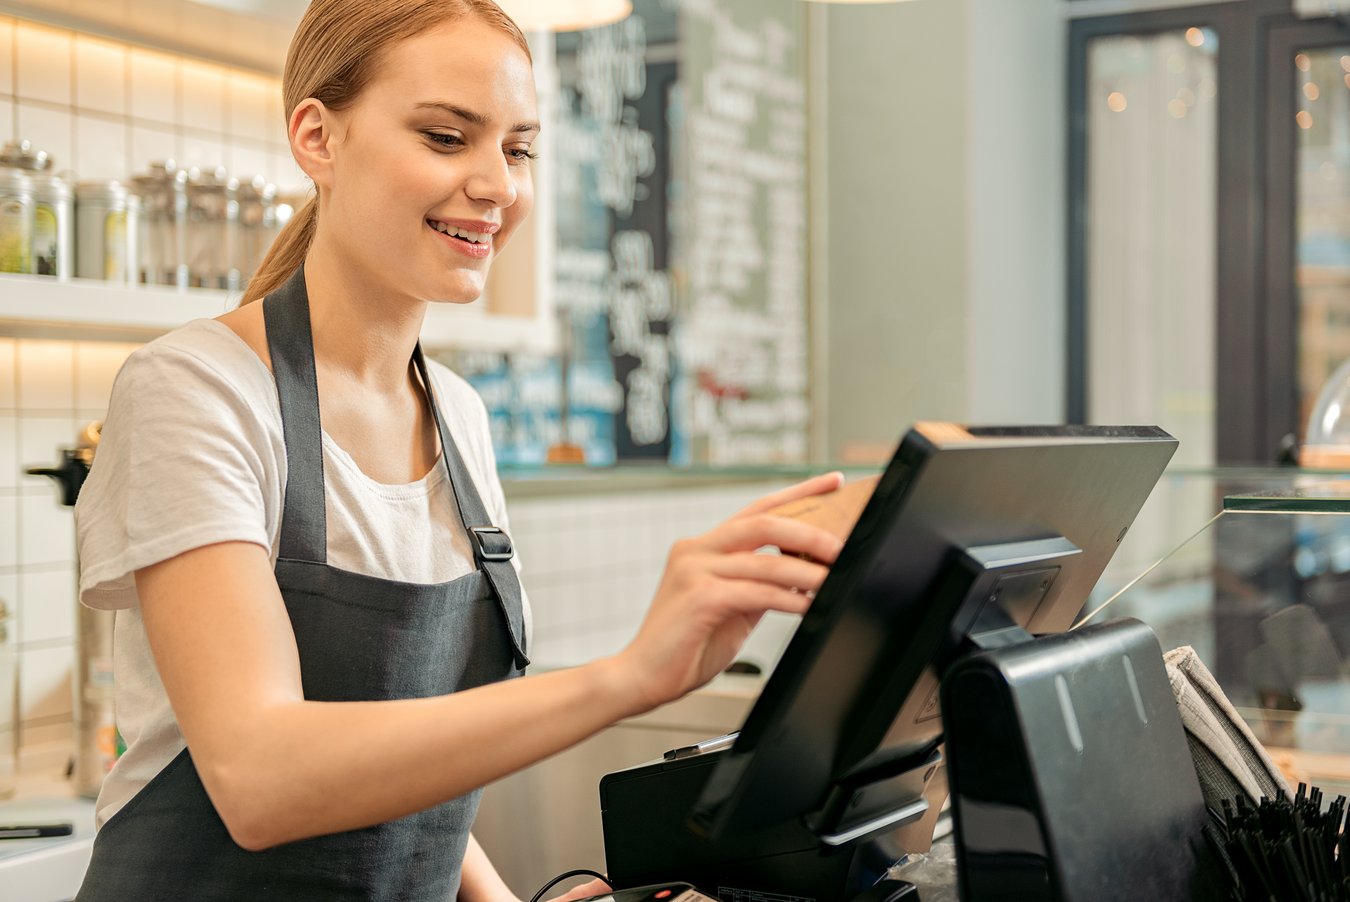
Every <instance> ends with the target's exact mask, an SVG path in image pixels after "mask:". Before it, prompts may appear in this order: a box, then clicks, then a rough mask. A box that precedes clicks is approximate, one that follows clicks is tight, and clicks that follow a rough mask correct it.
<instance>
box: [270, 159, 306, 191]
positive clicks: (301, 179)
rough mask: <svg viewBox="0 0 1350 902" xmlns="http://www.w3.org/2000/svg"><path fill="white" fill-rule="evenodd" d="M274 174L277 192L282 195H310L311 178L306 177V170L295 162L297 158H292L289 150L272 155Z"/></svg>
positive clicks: (273, 179)
mask: <svg viewBox="0 0 1350 902" xmlns="http://www.w3.org/2000/svg"><path fill="white" fill-rule="evenodd" d="M272 173H273V174H272V181H273V182H275V183H276V186H277V190H278V191H279V192H280V193H281V194H290V195H308V194H309V193H310V189H311V185H310V181H309V176H307V175H305V173H304V170H302V169H301V168H300V166H299V164H297V163H296V162H295V157H293V156H291V152H290V151H289V150H285V151H280V152H278V153H274V154H273V155H272Z"/></svg>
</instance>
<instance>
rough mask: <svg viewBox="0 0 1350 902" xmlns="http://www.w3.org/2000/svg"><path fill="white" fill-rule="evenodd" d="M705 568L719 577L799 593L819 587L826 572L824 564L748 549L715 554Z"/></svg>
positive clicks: (812, 590) (827, 571)
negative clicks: (751, 581) (752, 552)
mask: <svg viewBox="0 0 1350 902" xmlns="http://www.w3.org/2000/svg"><path fill="white" fill-rule="evenodd" d="M709 569H710V570H711V571H712V573H713V575H715V576H720V577H721V578H723V579H735V580H747V579H749V580H756V581H757V582H762V583H771V584H773V585H775V586H778V587H780V588H783V589H797V590H799V591H802V592H806V591H811V592H814V591H815V590H816V589H819V588H820V584H821V583H822V582H824V581H825V577H826V575H828V574H829V572H830V571H829V568H828V567H824V566H822V565H820V564H817V563H815V562H813V561H805V560H802V559H801V558H799V557H787V556H782V555H776V554H772V555H770V554H750V553H748V552H741V553H739V554H722V555H717V556H715V557H714V558H713V560H712V563H711V565H710V566H709Z"/></svg>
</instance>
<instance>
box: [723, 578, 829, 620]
mask: <svg viewBox="0 0 1350 902" xmlns="http://www.w3.org/2000/svg"><path fill="white" fill-rule="evenodd" d="M718 596H719V598H718V600H719V601H720V602H721V603H722V604H724V605H725V606H726V607H727V608H729V609H731V611H732V612H734V613H736V614H740V615H747V614H748V615H751V616H758V615H760V614H763V613H764V612H766V611H780V612H782V613H784V614H805V613H806V609H807V608H809V607H811V601H812V598H811V596H810V595H808V594H806V593H805V592H793V591H792V590H791V589H784V588H782V587H781V586H772V585H769V584H768V583H761V582H755V581H753V580H735V579H729V580H725V581H724V582H722V583H721V590H720V591H719V592H718Z"/></svg>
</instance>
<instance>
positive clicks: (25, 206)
mask: <svg viewBox="0 0 1350 902" xmlns="http://www.w3.org/2000/svg"><path fill="white" fill-rule="evenodd" d="M34 206H35V205H34V202H33V180H32V179H31V178H29V177H28V174H27V173H25V172H22V171H20V170H18V169H0V272H18V273H31V272H32V271H33V212H34Z"/></svg>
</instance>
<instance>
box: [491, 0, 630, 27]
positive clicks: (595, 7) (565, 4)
mask: <svg viewBox="0 0 1350 902" xmlns="http://www.w3.org/2000/svg"><path fill="white" fill-rule="evenodd" d="M497 5H498V6H500V7H501V8H502V9H503V10H504V11H505V12H506V14H507V15H508V16H510V17H511V18H512V19H514V20H515V23H516V24H517V25H519V26H520V29H521V31H580V30H581V29H583V28H594V27H596V26H597V25H608V24H610V23H611V22H618V21H619V20H620V19H624V18H626V17H627V16H628V14H629V13H631V12H632V11H633V4H632V3H631V2H630V0H497Z"/></svg>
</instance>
